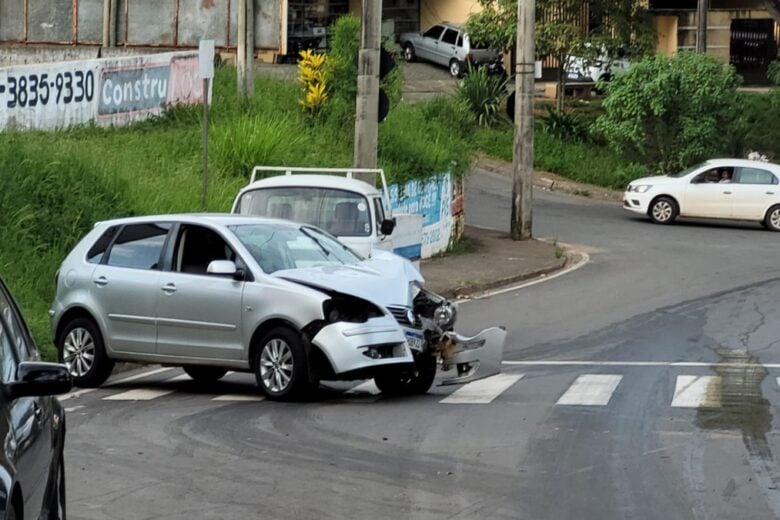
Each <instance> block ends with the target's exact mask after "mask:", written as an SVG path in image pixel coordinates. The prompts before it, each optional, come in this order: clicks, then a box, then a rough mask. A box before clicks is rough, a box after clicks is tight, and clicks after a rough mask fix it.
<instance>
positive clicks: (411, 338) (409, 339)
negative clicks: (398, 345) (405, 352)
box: [406, 332, 424, 350]
mask: <svg viewBox="0 0 780 520" xmlns="http://www.w3.org/2000/svg"><path fill="white" fill-rule="evenodd" d="M423 342H424V341H423V337H422V335H421V334H415V333H414V332H407V333H406V344H407V345H409V348H412V349H414V350H422V348H423Z"/></svg>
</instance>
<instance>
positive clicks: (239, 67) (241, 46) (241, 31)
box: [236, 0, 247, 97]
mask: <svg viewBox="0 0 780 520" xmlns="http://www.w3.org/2000/svg"><path fill="white" fill-rule="evenodd" d="M246 4H247V0H238V42H236V75H237V78H236V80H237V83H238V96H239V97H245V96H246V55H247V52H246V36H247V34H246V11H247V7H246Z"/></svg>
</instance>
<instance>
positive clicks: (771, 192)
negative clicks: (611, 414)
mask: <svg viewBox="0 0 780 520" xmlns="http://www.w3.org/2000/svg"><path fill="white" fill-rule="evenodd" d="M702 18H703V17H702ZM766 194H767V195H774V194H775V192H774V191H768V192H766Z"/></svg>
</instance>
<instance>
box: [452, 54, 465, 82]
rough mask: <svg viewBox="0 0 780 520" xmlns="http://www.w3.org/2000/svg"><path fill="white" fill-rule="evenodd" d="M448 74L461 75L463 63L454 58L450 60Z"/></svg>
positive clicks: (459, 76) (454, 76) (458, 76)
mask: <svg viewBox="0 0 780 520" xmlns="http://www.w3.org/2000/svg"><path fill="white" fill-rule="evenodd" d="M450 76H452V77H453V78H461V77H463V64H462V63H461V62H460V60H457V59H456V58H452V59H451V60H450Z"/></svg>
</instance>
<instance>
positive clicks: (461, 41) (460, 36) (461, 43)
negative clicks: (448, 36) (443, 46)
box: [455, 34, 463, 47]
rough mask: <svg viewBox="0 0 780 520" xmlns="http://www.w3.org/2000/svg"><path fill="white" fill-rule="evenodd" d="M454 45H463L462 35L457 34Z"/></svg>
mask: <svg viewBox="0 0 780 520" xmlns="http://www.w3.org/2000/svg"><path fill="white" fill-rule="evenodd" d="M455 45H457V46H458V47H463V35H462V34H459V35H458V43H456V44H455Z"/></svg>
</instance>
